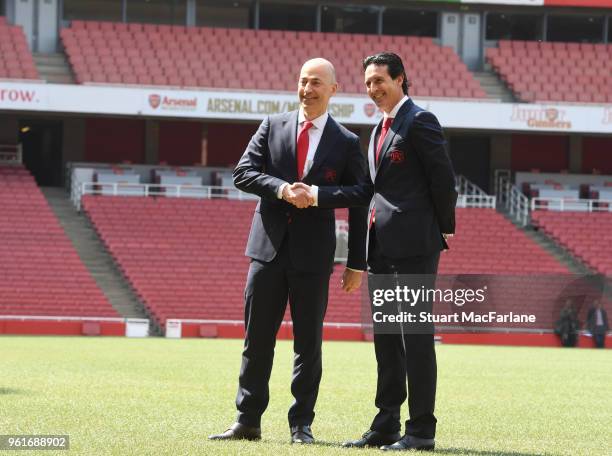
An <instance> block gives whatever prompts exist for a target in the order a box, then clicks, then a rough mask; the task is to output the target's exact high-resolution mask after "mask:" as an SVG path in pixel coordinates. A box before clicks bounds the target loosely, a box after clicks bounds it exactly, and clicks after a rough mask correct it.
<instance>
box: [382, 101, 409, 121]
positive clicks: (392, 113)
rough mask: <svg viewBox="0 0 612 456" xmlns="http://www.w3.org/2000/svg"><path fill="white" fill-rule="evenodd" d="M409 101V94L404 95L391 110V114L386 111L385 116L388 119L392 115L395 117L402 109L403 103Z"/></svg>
mask: <svg viewBox="0 0 612 456" xmlns="http://www.w3.org/2000/svg"><path fill="white" fill-rule="evenodd" d="M407 101H408V95H404V97H403V98H402V99H401V100H400V101H398V102H397V104H396V105H395V106H394V107H393V109H392V110H391V112H390V113H389V114H387V113H386V112H385V113H384V115H383V117H384V118H385V119H386V118H387V117H390V118H392V119H394V118H395V116H397V112H398V111H399V110H400V108H401V107H402V105H403V104H404V103H406V102H407Z"/></svg>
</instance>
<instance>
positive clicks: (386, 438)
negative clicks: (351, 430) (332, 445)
mask: <svg viewBox="0 0 612 456" xmlns="http://www.w3.org/2000/svg"><path fill="white" fill-rule="evenodd" d="M401 437H402V436H401V435H400V433H399V432H396V433H395V434H383V433H382V432H378V431H373V430H371V429H370V430H368V431H367V432H366V433H365V434H363V436H361V438H360V439H359V440H351V441H348V442H344V443H343V444H342V446H343V447H344V448H365V447H379V446H381V445H391V444H392V443H395V442H397V441H398V440H399V439H400V438H401Z"/></svg>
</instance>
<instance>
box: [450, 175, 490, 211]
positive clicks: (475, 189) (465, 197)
mask: <svg viewBox="0 0 612 456" xmlns="http://www.w3.org/2000/svg"><path fill="white" fill-rule="evenodd" d="M455 184H456V185H455V188H456V189H457V193H459V196H458V197H457V207H481V208H491V209H495V203H496V199H495V196H492V195H487V193H486V192H485V191H484V190H483V189H482V188H480V187H479V186H478V185H476V184H474V183H473V182H471V181H470V180H469V179H468V178H466V177H465V176H463V175H459V176H457V180H456V182H455Z"/></svg>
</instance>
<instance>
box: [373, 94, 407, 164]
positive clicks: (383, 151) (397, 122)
mask: <svg viewBox="0 0 612 456" xmlns="http://www.w3.org/2000/svg"><path fill="white" fill-rule="evenodd" d="M413 104H414V103H413V102H412V100H411V99H410V98H408V100H406V101H405V102H404V104H403V105H402V107H401V108H400V109H399V111H398V112H397V115H396V116H395V118H394V119H393V122H392V123H391V127H389V131H388V132H387V136H386V137H385V140H384V141H383V144H382V147H381V148H380V157H379V159H378V163H377V164H376V170H377V171H378V168H380V166H381V165H382V162H383V160H385V157H386V156H387V152H388V150H389V147H390V146H391V143H392V142H393V138H395V135H396V134H397V132H398V131H400V130H401V129H402V125H403V124H404V122H405V121H406V117H407V116H406V114H407V113H408V112H409V111H410V108H411V107H412V105H413Z"/></svg>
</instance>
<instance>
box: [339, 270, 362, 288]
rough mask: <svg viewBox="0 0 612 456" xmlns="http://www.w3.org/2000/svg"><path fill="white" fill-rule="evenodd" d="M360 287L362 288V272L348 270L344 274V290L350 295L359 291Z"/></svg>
mask: <svg viewBox="0 0 612 456" xmlns="http://www.w3.org/2000/svg"><path fill="white" fill-rule="evenodd" d="M359 287H361V271H354V270H352V269H349V268H346V269H345V270H344V273H343V274H342V289H343V290H344V291H346V292H347V293H350V292H351V291H355V290H357V289H359Z"/></svg>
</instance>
